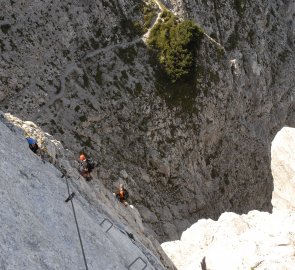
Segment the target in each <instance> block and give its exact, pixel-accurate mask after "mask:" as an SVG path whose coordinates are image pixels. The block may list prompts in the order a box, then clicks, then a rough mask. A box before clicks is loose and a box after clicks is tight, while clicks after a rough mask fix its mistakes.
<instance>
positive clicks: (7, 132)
mask: <svg viewBox="0 0 295 270" xmlns="http://www.w3.org/2000/svg"><path fill="white" fill-rule="evenodd" d="M24 132H26V133H27V134H30V135H31V136H34V137H35V138H38V141H39V146H40V148H41V149H42V151H41V153H43V154H42V157H43V158H44V159H41V157H40V156H39V155H36V154H34V153H33V152H32V151H31V150H30V149H29V147H28V144H27V142H26V140H25V138H24V136H23V133H24ZM0 138H1V140H0V152H1V157H0V158H1V165H0V171H1V174H0V175H1V176H0V191H1V207H0V217H1V222H0V227H1V232H0V238H1V251H0V254H1V255H0V257H1V260H0V266H1V269H3V270H6V269H7V270H9V269H24V268H25V269H32V270H33V269H85V265H84V260H83V252H82V248H81V246H80V242H79V237H78V232H77V228H76V224H75V219H74V213H73V212H72V207H71V203H70V202H68V203H65V199H66V198H67V197H68V195H69V193H72V192H74V193H75V196H74V198H73V199H72V201H73V204H74V207H75V215H76V218H77V222H78V224H79V233H80V235H81V240H82V244H83V250H84V254H85V260H86V264H87V265H88V269H127V268H128V266H130V269H135V268H143V267H144V266H145V265H146V266H147V268H146V269H157V270H158V269H175V268H174V266H173V264H172V263H171V262H170V260H169V259H168V258H167V257H166V255H165V254H164V253H163V251H162V250H161V248H160V246H159V244H158V243H157V241H155V240H153V239H152V237H150V236H148V235H147V234H146V233H145V232H144V229H143V227H142V221H141V218H140V216H139V214H138V212H137V210H136V209H135V208H131V207H127V208H126V207H124V206H123V205H122V204H121V203H119V202H118V201H117V200H116V199H115V197H114V196H113V195H112V194H111V193H110V192H109V191H107V190H106V189H105V187H104V186H103V184H102V183H101V182H100V181H99V180H98V179H96V178H95V179H94V180H93V182H92V183H88V182H86V181H85V180H84V179H83V177H80V175H79V173H78V171H77V169H76V168H75V166H73V165H72V164H75V163H74V162H73V160H72V158H71V157H72V156H73V155H72V154H71V152H70V151H69V150H65V149H64V148H63V146H62V145H61V143H60V142H58V141H56V140H54V138H53V137H52V136H50V135H49V134H46V133H44V132H43V131H42V130H41V129H40V128H38V127H37V126H36V125H35V124H34V123H32V122H23V121H21V120H20V119H18V118H16V117H13V116H12V115H5V114H2V113H1V112H0ZM62 174H65V175H66V178H67V179H68V185H69V191H68V187H67V182H66V178H65V177H62ZM157 257H158V258H157ZM137 258H138V259H137ZM159 258H160V259H161V260H162V262H163V264H162V263H161V262H160V260H159ZM136 259H137V260H136ZM132 262H134V265H133V266H131V264H132ZM128 269H129V268H128Z"/></svg>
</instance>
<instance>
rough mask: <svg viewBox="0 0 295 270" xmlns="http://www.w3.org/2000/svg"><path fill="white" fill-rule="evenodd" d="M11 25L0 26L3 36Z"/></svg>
mask: <svg viewBox="0 0 295 270" xmlns="http://www.w3.org/2000/svg"><path fill="white" fill-rule="evenodd" d="M10 27H11V25H10V24H2V25H1V31H2V32H3V33H4V34H7V33H8V31H9V29H10Z"/></svg>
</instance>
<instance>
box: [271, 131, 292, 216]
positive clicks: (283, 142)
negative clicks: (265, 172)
mask: <svg viewBox="0 0 295 270" xmlns="http://www.w3.org/2000/svg"><path fill="white" fill-rule="evenodd" d="M271 157H272V159H271V170H272V174H273V179H274V191H273V194H272V200H271V202H272V205H273V207H275V208H276V209H278V210H289V211H294V210H295V129H294V128H289V127H284V128H282V129H281V130H280V131H279V132H278V134H277V135H276V137H275V138H274V140H273V142H272V147H271Z"/></svg>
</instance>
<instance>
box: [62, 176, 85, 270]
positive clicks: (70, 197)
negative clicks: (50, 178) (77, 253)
mask: <svg viewBox="0 0 295 270" xmlns="http://www.w3.org/2000/svg"><path fill="white" fill-rule="evenodd" d="M64 177H65V179H66V183H67V188H68V194H69V196H68V198H67V199H66V200H65V202H68V201H71V204H72V209H73V214H74V218H75V222H76V227H77V231H78V236H79V240H80V245H81V249H82V254H83V259H84V263H85V267H86V270H88V266H87V261H86V256H85V252H84V247H83V243H82V238H81V234H80V229H79V225H78V221H77V217H76V211H75V207H74V203H73V198H74V196H75V193H74V192H73V193H70V187H69V182H68V179H67V177H66V175H65V174H63V175H62V177H61V178H64ZM79 178H80V176H79ZM79 178H78V179H79Z"/></svg>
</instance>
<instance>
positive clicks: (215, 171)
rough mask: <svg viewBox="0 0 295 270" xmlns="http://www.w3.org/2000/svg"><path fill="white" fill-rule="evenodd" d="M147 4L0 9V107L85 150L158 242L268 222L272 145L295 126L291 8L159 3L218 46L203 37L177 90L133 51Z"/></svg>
mask: <svg viewBox="0 0 295 270" xmlns="http://www.w3.org/2000/svg"><path fill="white" fill-rule="evenodd" d="M142 3H143V1H138V0H132V1H129V0H128V1H125V0H107V1H106V0H103V1H92V0H87V1H83V3H81V2H80V1H76V0H67V1H58V0H52V1H43V0H42V1H41V0H35V1H34V2H31V1H10V0H3V1H1V3H0V9H1V17H0V27H1V31H0V49H1V55H0V77H1V80H0V102H1V103H0V104H1V105H0V106H1V108H2V109H3V110H5V111H6V112H11V113H13V114H14V115H17V116H21V117H22V118H25V119H27V120H34V122H36V123H37V124H38V125H40V126H42V128H43V129H44V130H45V131H47V132H49V133H50V134H53V135H54V137H55V138H57V139H58V140H59V141H61V142H62V143H63V144H64V145H65V146H66V147H67V148H69V149H71V150H72V151H73V152H75V153H78V152H79V151H80V150H81V149H85V150H86V151H87V152H88V153H91V155H93V156H94V157H95V158H96V159H97V160H98V161H99V172H98V177H99V179H101V180H102V181H103V182H104V184H105V186H106V187H107V188H108V189H113V184H114V183H117V181H118V180H119V179H120V178H121V179H124V181H125V182H126V184H127V185H128V188H129V190H130V191H131V193H130V200H131V201H132V202H133V203H134V204H136V206H138V209H139V210H140V211H142V215H143V216H144V226H145V227H146V229H147V230H149V232H150V234H152V235H153V236H154V237H157V239H159V240H160V241H164V240H168V239H178V238H179V236H180V234H181V232H182V231H183V230H184V229H186V228H187V227H188V226H189V225H190V224H192V223H194V222H195V221H196V220H198V219H199V218H204V217H211V218H218V217H219V215H220V214H221V213H222V212H224V211H234V212H238V213H247V212H248V211H249V210H251V209H260V210H265V211H270V210H271V203H270V202H271V193H272V190H273V185H272V177H271V171H270V144H271V141H272V139H273V137H274V135H275V133H276V132H277V131H278V130H279V129H280V128H281V127H282V126H283V125H286V124H287V125H290V126H292V125H294V119H295V118H294V102H293V99H294V93H293V92H294V85H295V81H294V80H295V77H294V76H293V74H294V70H295V68H294V65H295V64H294V63H295V61H294V58H295V56H294V51H295V50H294V40H295V38H294V24H295V21H294V1H279V0H270V1H264V0H259V1H242V0H241V1H237V0H228V1H222V2H221V1H216V0H207V1H203V0H202V1H201V0H198V1H195V0H187V1H183V0H167V1H163V3H164V4H167V6H168V7H170V8H171V10H173V11H175V12H177V13H178V14H179V15H180V16H182V17H186V18H191V19H193V20H194V21H195V22H197V23H198V24H200V26H201V27H203V28H204V30H205V32H206V33H207V34H208V35H210V36H211V37H212V38H214V39H215V40H216V41H217V42H218V43H219V44H220V46H221V47H224V48H225V50H222V49H220V48H221V47H220V46H216V43H214V42H212V40H210V39H209V38H205V39H204V41H203V43H202V45H201V47H200V49H199V51H198V52H197V59H196V74H195V76H194V77H193V78H192V82H185V83H184V84H182V85H180V86H179V87H178V86H177V87H176V86H173V85H170V86H167V85H166V84H165V83H163V82H162V81H161V78H159V76H158V75H159V72H158V66H157V64H155V61H154V60H155V59H154V58H153V57H152V56H150V54H149V50H148V49H147V47H146V45H145V44H144V43H143V42H142V37H143V33H141V32H140V31H138V28H137V26H138V24H137V23H138V22H139V23H142V22H143V19H144V18H143V17H144V16H143V13H142V8H141V7H140V5H141V4H142ZM156 15H157V14H155V16H156ZM122 170H125V171H126V173H127V177H126V178H122V176H121V174H120V172H121V171H122ZM124 175H125V174H124ZM120 181H121V180H120ZM257 194H259V196H258V195H257Z"/></svg>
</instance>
